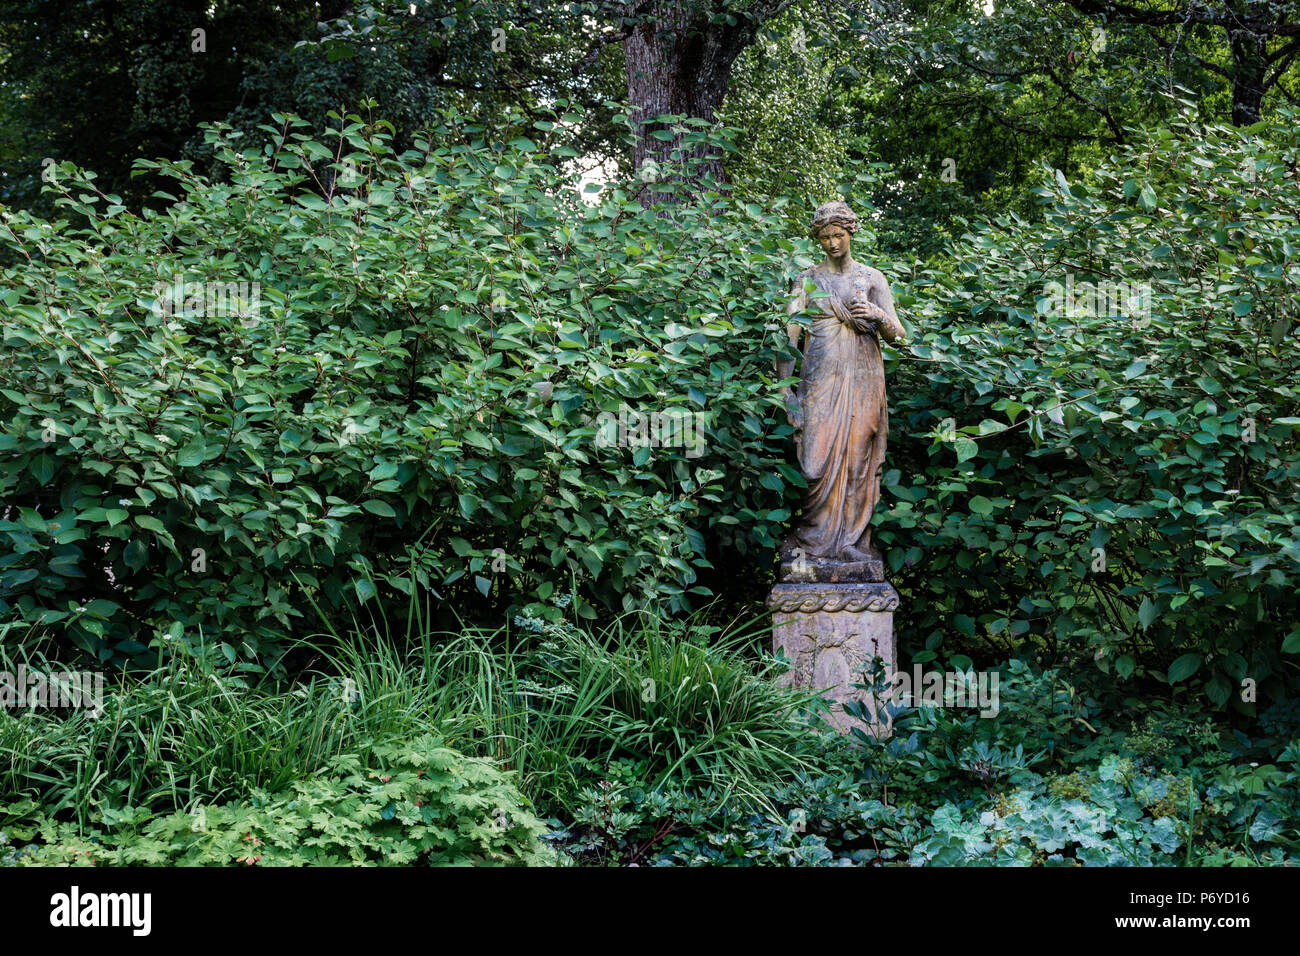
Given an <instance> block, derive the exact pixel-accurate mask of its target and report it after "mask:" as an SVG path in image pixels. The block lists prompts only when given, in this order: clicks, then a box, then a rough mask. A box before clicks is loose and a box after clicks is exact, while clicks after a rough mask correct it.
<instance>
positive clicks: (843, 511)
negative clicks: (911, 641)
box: [777, 200, 906, 580]
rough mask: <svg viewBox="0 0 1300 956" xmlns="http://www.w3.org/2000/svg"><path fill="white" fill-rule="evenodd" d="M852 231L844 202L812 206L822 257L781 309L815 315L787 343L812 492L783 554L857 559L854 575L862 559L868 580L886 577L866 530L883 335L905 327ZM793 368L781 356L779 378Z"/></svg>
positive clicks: (872, 499)
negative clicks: (859, 257)
mask: <svg viewBox="0 0 1300 956" xmlns="http://www.w3.org/2000/svg"><path fill="white" fill-rule="evenodd" d="M857 228H858V217H857V216H856V215H855V214H854V213H853V210H851V209H850V208H849V207H848V205H847V204H846V203H844V202H842V201H839V200H836V201H834V202H828V203H825V204H823V205H822V206H819V207H818V209H817V212H816V214H815V215H814V216H813V221H812V227H811V233H812V237H813V239H814V240H816V241H817V242H819V243H820V244H821V247H822V250H823V251H824V252H825V253H826V258H825V259H823V260H822V262H821V263H820V264H818V265H816V266H814V267H813V268H811V269H807V270H805V271H804V272H802V273H800V275H799V278H798V280H797V283H796V285H795V290H794V294H793V299H792V301H791V302H790V304H789V307H788V309H787V311H788V312H789V314H790V315H796V314H798V313H800V312H807V313H808V314H809V316H810V318H811V322H810V323H809V325H808V327H807V329H806V331H805V329H804V328H803V327H801V326H800V325H797V324H791V325H790V326H789V334H790V345H791V346H792V347H793V348H794V349H795V350H796V351H798V352H801V353H802V359H803V361H802V369H801V370H800V375H799V385H798V390H797V391H794V390H787V391H786V392H785V400H786V410H787V416H788V418H789V420H790V424H791V425H793V426H794V427H795V429H797V440H798V442H799V465H800V469H801V470H802V472H803V475H804V477H805V478H806V479H807V480H808V492H807V496H806V498H805V500H804V507H803V515H802V517H801V520H800V523H799V526H798V527H797V528H796V529H795V530H794V532H793V533H792V534H791V535H790V536H789V537H788V538H787V539H786V541H785V543H784V544H783V545H782V546H781V557H782V560H783V561H786V562H792V563H793V565H794V566H795V568H796V569H799V568H801V567H802V568H805V569H806V568H809V567H813V566H822V567H824V566H826V565H837V564H838V565H843V564H855V565H857V566H858V568H859V569H860V570H859V572H858V573H863V572H864V571H865V570H866V569H865V568H862V565H860V564H858V563H859V562H867V563H868V564H867V567H872V566H874V570H873V572H871V573H872V576H871V578H870V579H871V580H883V577H881V576H880V575H881V572H882V571H883V568H882V567H881V564H880V556H879V554H878V553H877V552H875V551H874V550H873V549H872V547H871V528H870V522H871V514H872V511H873V510H874V509H875V507H876V502H877V500H879V497H880V475H881V471H882V469H883V466H884V462H885V436H886V434H887V433H888V430H889V414H888V408H887V406H886V404H885V366H884V361H883V359H882V358H881V354H880V339H881V338H882V337H883V338H884V339H885V340H886V341H889V342H897V341H899V340H901V339H903V338H904V337H905V336H906V330H905V329H904V328H903V326H902V323H900V322H899V321H898V316H897V315H896V314H895V312H894V300H893V296H891V295H890V292H889V283H888V282H886V281H885V277H884V276H883V275H882V274H881V273H880V272H879V271H877V270H875V269H872V268H871V267H870V266H866V265H863V264H862V263H860V262H858V261H856V260H855V259H854V258H853V256H852V254H851V253H850V251H849V244H850V240H851V238H852V236H853V233H854V232H856V231H857ZM810 280H811V283H812V285H813V286H815V288H816V289H818V290H820V291H821V292H823V293H825V297H824V298H822V297H817V298H813V297H812V296H811V295H810V293H809V291H808V290H807V289H806V288H805V287H806V286H807V285H808V283H809V281H810ZM801 339H803V340H804V341H803V342H802V348H801V347H800V346H801V341H800V340H801ZM794 365H795V363H794V361H793V360H781V361H778V363H777V374H778V375H779V376H780V377H781V378H790V377H792V376H793V375H794ZM783 570H784V569H783ZM800 576H804V575H800ZM850 576H853V577H856V576H857V574H851V575H850ZM811 578H812V579H813V580H823V579H825V580H839V579H840V578H839V577H837V576H836V575H835V573H834V572H833V571H832V572H831V574H830V575H829V576H827V577H825V578H823V577H822V575H821V574H818V573H816V571H813V572H812V574H811Z"/></svg>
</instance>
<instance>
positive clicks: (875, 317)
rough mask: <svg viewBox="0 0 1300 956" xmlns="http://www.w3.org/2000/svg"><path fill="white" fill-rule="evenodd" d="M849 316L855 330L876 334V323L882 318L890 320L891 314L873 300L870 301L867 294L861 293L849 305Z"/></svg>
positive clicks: (866, 333)
mask: <svg viewBox="0 0 1300 956" xmlns="http://www.w3.org/2000/svg"><path fill="white" fill-rule="evenodd" d="M849 317H850V319H851V321H852V325H853V328H854V330H855V331H857V332H860V333H862V334H864V335H875V334H876V324H877V323H878V322H880V321H881V320H888V319H889V316H888V314H887V313H886V312H885V310H884V309H882V308H881V307H880V306H878V305H876V304H875V303H873V302H868V301H867V299H866V297H865V296H862V295H859V296H858V297H857V298H855V299H854V300H853V304H852V305H850V306H849Z"/></svg>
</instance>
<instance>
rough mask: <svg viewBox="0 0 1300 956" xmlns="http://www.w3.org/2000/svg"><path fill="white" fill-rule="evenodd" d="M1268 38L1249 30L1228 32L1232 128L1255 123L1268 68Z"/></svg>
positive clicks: (1257, 119) (1258, 117) (1262, 99)
mask: <svg viewBox="0 0 1300 956" xmlns="http://www.w3.org/2000/svg"><path fill="white" fill-rule="evenodd" d="M1267 43H1268V41H1267V38H1265V37H1263V36H1261V35H1260V34H1258V33H1251V32H1250V31H1248V30H1229V31H1228V46H1229V47H1230V48H1231V50H1232V125H1233V126H1250V125H1251V124H1252V123H1258V122H1259V119H1260V107H1261V105H1262V104H1263V101H1264V76H1265V72H1266V71H1267V69H1268V60H1267V59H1266V58H1265V57H1266V54H1267Z"/></svg>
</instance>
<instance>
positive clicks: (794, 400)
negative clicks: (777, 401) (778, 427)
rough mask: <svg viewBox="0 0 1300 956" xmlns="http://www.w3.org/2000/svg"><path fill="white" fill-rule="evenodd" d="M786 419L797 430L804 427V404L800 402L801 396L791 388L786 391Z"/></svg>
mask: <svg viewBox="0 0 1300 956" xmlns="http://www.w3.org/2000/svg"><path fill="white" fill-rule="evenodd" d="M785 420H786V421H788V422H789V423H790V427H791V428H793V429H795V430H796V431H798V430H799V429H801V428H803V406H801V405H800V404H799V397H798V396H797V395H795V393H794V392H793V391H792V390H791V389H786V391H785Z"/></svg>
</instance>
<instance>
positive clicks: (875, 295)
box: [870, 272, 907, 342]
mask: <svg viewBox="0 0 1300 956" xmlns="http://www.w3.org/2000/svg"><path fill="white" fill-rule="evenodd" d="M870 298H871V301H872V302H873V303H874V304H875V305H876V306H877V307H879V309H880V313H881V314H880V315H879V316H877V321H878V323H879V325H878V328H879V330H880V336H881V338H883V339H884V340H885V341H887V342H901V341H902V340H903V339H905V338H907V329H905V328H903V323H902V322H900V321H898V313H897V312H895V311H894V296H893V293H891V292H890V291H889V283H888V282H887V281H886V279H885V277H884V275H883V274H882V273H880V272H876V273H875V275H874V276H873V280H872V283H871V291H870Z"/></svg>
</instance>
